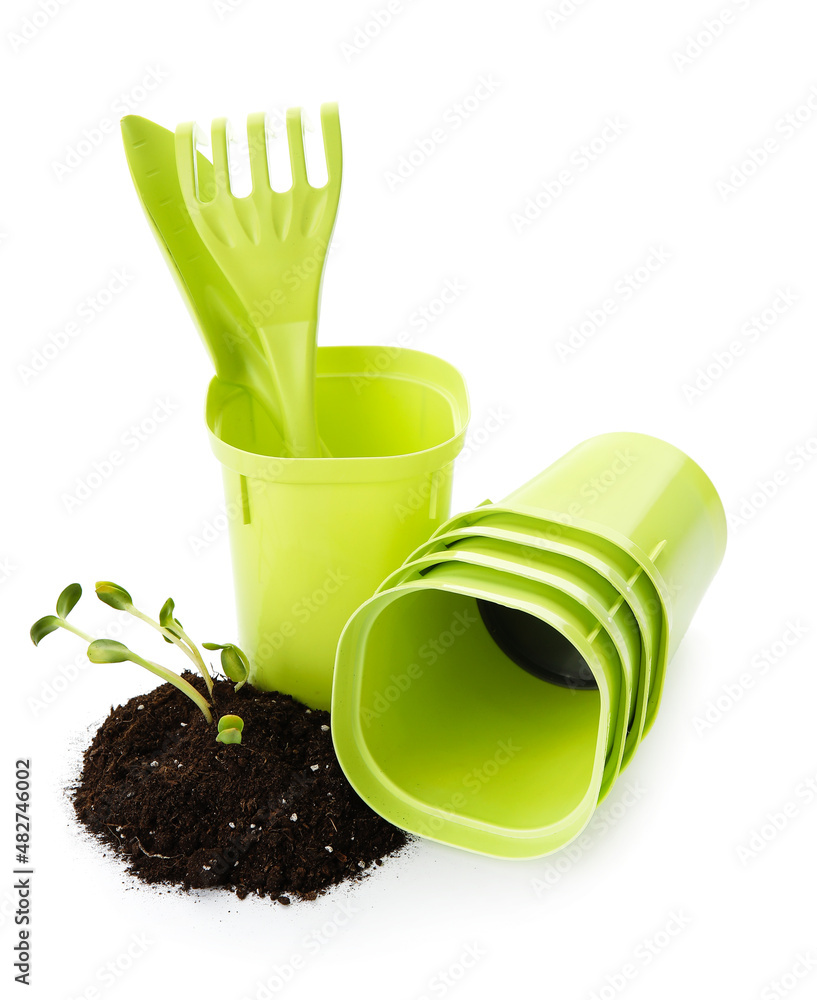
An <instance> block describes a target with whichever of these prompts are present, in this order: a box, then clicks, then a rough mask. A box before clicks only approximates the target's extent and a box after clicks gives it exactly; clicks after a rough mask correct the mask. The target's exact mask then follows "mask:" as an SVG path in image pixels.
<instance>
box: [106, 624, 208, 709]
mask: <svg viewBox="0 0 817 1000" xmlns="http://www.w3.org/2000/svg"><path fill="white" fill-rule="evenodd" d="M88 659H89V660H90V661H91V663H124V662H125V661H126V660H130V661H131V663H138V664H139V666H140V667H144V668H145V670H149V671H150V672H151V673H152V674H156V676H157V677H161V678H162V680H163V681H167V682H168V684H172V685H173V687H175V688H177V689H178V690H179V691H181V692H182V694H186V695H187V697H188V698H189V699H190V700H191V701H192V702H193V703H194V704H195V705H197V706H198V707H199V708H200V709H201V712H202V715H203V716H204V718H205V719H207V721H208V722H212V721H213V716H212V715H211V714H210V705H209V703H208V702H207V699H206V698H205V697H204V696H203V695H201V694H199V692H198V691H197V690H196V689H195V688H194V687H193V685H192V684H190V683H188V682H187V681H186V680H185V679H184V678H183V677H179V675H178V674H176V673H174V672H173V671H172V670H168V669H167V667H163V666H162V665H161V664H160V663H154V662H153V661H152V660H146V659H144V658H143V657H141V656H139V655H138V654H137V653H134V652H132V651H131V650H130V649H128V647H127V646H125V645H123V644H122V643H121V642H115V641H114V640H113V639H92V640H91V644H90V646H89V647H88Z"/></svg>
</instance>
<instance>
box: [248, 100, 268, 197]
mask: <svg viewBox="0 0 817 1000" xmlns="http://www.w3.org/2000/svg"><path fill="white" fill-rule="evenodd" d="M247 143H248V145H249V147H250V174H251V175H252V193H253V194H257V193H259V192H261V191H269V189H270V182H269V159H268V158H267V115H266V112H264V111H258V112H256V113H255V114H252V115H247Z"/></svg>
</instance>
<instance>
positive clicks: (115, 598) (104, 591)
mask: <svg viewBox="0 0 817 1000" xmlns="http://www.w3.org/2000/svg"><path fill="white" fill-rule="evenodd" d="M96 596H97V597H98V598H99V599H100V601H102V602H103V604H107V605H108V607H111V608H115V609H116V610H117V611H127V612H128V614H130V615H133V617H134V618H139V619H141V621H143V622H145V623H147V624H148V625H150V626H151V628H155V629H156V631H157V632H159V633H160V635H161V636H162V638H163V639H164V640H165V642H172V643H175V645H177V646H178V647H179V649H180V650H181V651H182V652H183V653H184V655H185V656H187V657H188V658H189V659H191V660H192V661H193V663H194V664H195V665H196V669H197V670H198V672H199V673H200V674H201V676H202V677H203V678H204V683H205V684H206V685H207V691H208V692H209V693H210V694H212V693H213V678H212V677H211V676H210V671H209V670H208V669H207V664H206V663H205V662H204V660H203V659H202V656H201V653H200V652H199V651H198V648H197V647H196V645H195V643H193V642H192V641H191V640H190V638H189V637H188V635H187V634H186V633H185V631H184V629H183V628H182V626H181V622H179V620H178V619H177V618H175V617H174V615H173V612H174V608H175V605H174V603H173V600H172V598H168V599H167V600H166V601H165V603H164V604H163V605H162V610H161V611H160V612H159V621H158V622H157V621H154V619H153V618H151V617H150V616H149V615H146V614H145V613H144V612H142V611H140V610H139V609H138V608H137V607H135V606H134V604H133V598H132V597H131V596H130V594H129V593H128V592H127V590H125V588H124V587H120V586H119V584H118V583H113V582H111V581H110V580H99V581H98V582H97V585H96Z"/></svg>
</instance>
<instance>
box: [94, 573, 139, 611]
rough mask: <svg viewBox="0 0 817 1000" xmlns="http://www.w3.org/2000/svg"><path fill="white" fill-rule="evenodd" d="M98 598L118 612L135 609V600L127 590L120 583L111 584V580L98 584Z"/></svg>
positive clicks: (101, 581)
mask: <svg viewBox="0 0 817 1000" xmlns="http://www.w3.org/2000/svg"><path fill="white" fill-rule="evenodd" d="M96 596H97V597H98V598H99V599H100V601H102V603H103V604H107V605H108V606H109V607H111V608H115V609H116V610H117V611H130V609H131V608H132V607H133V600H132V598H131V596H130V594H129V593H128V592H127V590H125V588H124V587H120V586H119V584H118V583H111V581H110V580H100V581H99V582H98V583H97V585H96Z"/></svg>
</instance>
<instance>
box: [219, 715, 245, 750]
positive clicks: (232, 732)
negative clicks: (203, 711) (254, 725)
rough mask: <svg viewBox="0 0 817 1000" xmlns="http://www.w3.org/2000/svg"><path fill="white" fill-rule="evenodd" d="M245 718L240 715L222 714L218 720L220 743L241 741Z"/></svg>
mask: <svg viewBox="0 0 817 1000" xmlns="http://www.w3.org/2000/svg"><path fill="white" fill-rule="evenodd" d="M243 731H244V720H243V719H242V718H241V717H240V716H238V715H222V717H221V718H220V719H219V720H218V736H216V741H217V742H218V743H240V742H241V734H242V732H243Z"/></svg>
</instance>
